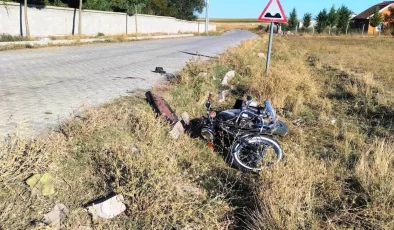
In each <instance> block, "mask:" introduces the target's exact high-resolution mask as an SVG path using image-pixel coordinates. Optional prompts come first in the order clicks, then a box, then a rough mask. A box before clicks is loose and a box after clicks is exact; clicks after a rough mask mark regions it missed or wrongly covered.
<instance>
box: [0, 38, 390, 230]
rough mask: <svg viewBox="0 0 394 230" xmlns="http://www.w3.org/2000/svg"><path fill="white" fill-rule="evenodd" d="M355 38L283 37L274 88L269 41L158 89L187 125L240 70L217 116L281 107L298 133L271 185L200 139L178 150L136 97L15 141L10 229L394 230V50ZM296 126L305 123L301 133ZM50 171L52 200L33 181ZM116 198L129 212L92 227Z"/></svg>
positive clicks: (193, 67)
mask: <svg viewBox="0 0 394 230" xmlns="http://www.w3.org/2000/svg"><path fill="white" fill-rule="evenodd" d="M353 39H354V40H351V39H350V38H344V37H342V38H341V37H339V38H336V37H335V38H325V37H312V36H310V37H309V36H294V37H275V41H274V51H273V56H272V66H271V72H270V75H269V76H268V77H267V76H265V75H264V68H263V66H264V63H265V60H264V59H260V58H258V57H257V53H260V52H265V50H266V46H267V44H266V40H267V38H266V37H263V38H261V39H258V40H256V41H248V42H245V43H243V44H242V45H241V46H240V47H238V48H233V49H230V50H229V51H228V52H226V53H225V54H223V55H222V56H220V57H219V58H218V59H213V60H211V61H208V62H201V61H199V60H196V61H192V62H190V63H189V64H188V65H187V67H186V68H185V69H184V71H183V72H182V73H181V74H180V75H179V76H178V77H177V78H176V79H174V81H173V82H172V84H171V85H166V86H163V87H161V88H160V89H157V90H160V92H161V93H163V94H164V95H165V97H166V99H167V100H168V101H169V102H170V104H172V105H175V106H174V107H175V108H174V109H175V110H176V112H177V113H178V114H180V113H182V112H183V111H188V112H189V113H190V114H191V117H197V116H201V115H202V113H203V110H204V109H203V108H204V106H203V105H204V101H205V100H206V96H207V94H208V92H210V91H213V92H218V91H219V90H221V89H223V88H222V87H221V86H220V82H221V79H222V78H223V76H224V74H225V73H226V72H227V71H228V70H236V72H237V76H236V77H235V79H233V81H232V84H233V85H234V86H235V87H236V89H235V90H234V92H233V94H232V95H231V96H230V98H229V99H228V100H227V102H226V103H224V104H215V106H217V107H229V106H231V105H232V102H233V99H234V98H236V97H240V96H244V95H247V94H251V95H253V96H254V98H255V100H257V101H260V102H262V101H263V100H265V99H267V98H268V99H271V100H272V101H273V104H274V106H275V107H276V108H277V111H278V113H279V114H280V115H281V119H282V120H285V121H287V123H288V124H289V125H290V128H291V131H290V134H289V135H288V136H287V137H284V138H281V139H280V141H281V143H282V146H283V148H284V152H285V155H286V157H285V159H284V161H283V162H282V163H280V164H278V165H276V166H275V167H273V168H272V169H269V170H264V171H263V172H262V173H261V175H260V177H255V176H254V175H248V174H241V173H239V172H237V171H235V170H233V169H231V168H230V167H228V166H227V165H226V163H225V162H224V160H223V159H222V156H221V155H220V154H217V153H214V152H212V151H211V150H209V149H207V148H206V147H205V145H204V142H202V141H200V140H192V139H191V138H189V137H188V136H184V137H182V138H181V139H180V140H178V141H174V140H172V139H170V138H169V136H168V131H169V128H168V127H167V125H166V124H165V123H164V122H163V121H160V120H159V121H158V120H156V119H155V118H154V116H153V113H152V112H151V109H150V108H149V107H148V106H147V105H146V103H145V102H144V100H143V99H142V98H141V97H140V96H132V97H126V98H122V99H119V100H118V101H116V102H113V103H110V104H108V105H105V106H103V107H101V108H98V109H92V110H89V111H86V113H85V114H84V115H82V116H80V117H78V118H75V119H73V120H70V121H68V122H66V123H65V124H63V125H62V126H61V128H60V129H59V131H58V132H53V133H50V134H48V135H46V136H42V137H39V138H36V139H35V140H31V141H26V140H21V139H18V138H17V137H10V138H7V139H6V141H4V142H3V145H2V147H0V151H1V152H2V154H1V155H0V166H1V167H0V174H1V176H0V200H1V201H2V202H0V223H1V224H0V227H3V228H4V229H26V228H34V227H35V226H36V225H35V224H34V221H35V220H39V219H40V218H41V217H42V215H43V213H45V212H47V211H48V210H50V208H51V207H52V206H53V204H54V203H55V202H62V203H64V204H65V205H66V206H68V207H69V208H70V210H71V212H70V215H69V216H68V218H67V220H66V222H65V227H66V228H67V229H73V228H76V227H78V226H93V227H94V228H95V229H163V228H164V229H234V228H237V227H238V228H246V227H247V228H250V229H349V228H356V229H392V228H393V226H394V205H393V204H394V190H393V188H394V152H393V149H394V143H393V141H394V140H393V139H392V133H393V128H392V127H393V120H392V119H393V117H394V110H393V104H394V99H393V97H392V96H393V90H392V87H391V85H390V84H392V81H391V77H392V76H393V74H394V70H393V67H392V64H391V63H389V62H384V61H383V60H384V59H385V58H386V59H387V58H388V57H389V55H390V54H389V53H388V49H387V47H389V46H390V45H391V46H392V42H393V41H392V39H385V38H379V39H375V38H358V37H354V38H353ZM375 41H379V42H377V43H375ZM377 51H379V52H377ZM282 108H284V109H282ZM296 119H302V125H301V126H299V127H295V126H292V125H291V123H292V121H294V120H296ZM136 149H138V150H139V151H135V150H136ZM44 172H50V173H51V174H52V175H54V177H55V182H56V194H55V195H54V196H52V197H49V198H44V197H42V196H40V195H36V194H32V193H31V192H30V189H29V188H28V186H27V185H26V184H25V183H24V181H25V179H26V178H27V177H29V176H30V175H32V174H33V173H44ZM111 192H117V193H121V194H123V195H124V196H125V198H126V203H127V207H128V210H127V212H126V213H125V214H123V215H121V216H119V217H117V218H116V219H114V220H111V221H99V222H97V223H93V222H92V220H91V219H90V217H89V216H88V214H87V213H86V212H85V211H84V209H83V207H84V205H85V204H86V203H88V202H89V201H91V200H94V199H96V198H99V197H102V196H105V195H108V194H109V193H111ZM19 213H24V214H25V215H19ZM240 219H242V220H240Z"/></svg>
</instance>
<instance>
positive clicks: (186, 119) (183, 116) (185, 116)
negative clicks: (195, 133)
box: [181, 112, 190, 125]
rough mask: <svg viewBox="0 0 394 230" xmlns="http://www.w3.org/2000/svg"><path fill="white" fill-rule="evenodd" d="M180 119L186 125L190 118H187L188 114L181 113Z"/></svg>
mask: <svg viewBox="0 0 394 230" xmlns="http://www.w3.org/2000/svg"><path fill="white" fill-rule="evenodd" d="M181 117H182V120H183V121H184V122H185V124H186V125H189V124H190V117H189V114H188V113H187V112H183V113H182V115H181Z"/></svg>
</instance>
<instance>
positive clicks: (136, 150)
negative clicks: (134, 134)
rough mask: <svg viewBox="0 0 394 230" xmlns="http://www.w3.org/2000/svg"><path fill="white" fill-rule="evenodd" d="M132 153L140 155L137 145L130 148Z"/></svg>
mask: <svg viewBox="0 0 394 230" xmlns="http://www.w3.org/2000/svg"><path fill="white" fill-rule="evenodd" d="M130 151H131V153H135V154H137V153H140V149H139V148H138V147H137V146H135V145H132V146H131V147H130Z"/></svg>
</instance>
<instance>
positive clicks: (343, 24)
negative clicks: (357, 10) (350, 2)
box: [337, 5, 353, 34]
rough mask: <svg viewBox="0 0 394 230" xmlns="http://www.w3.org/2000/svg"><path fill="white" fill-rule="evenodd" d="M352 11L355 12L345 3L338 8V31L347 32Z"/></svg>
mask: <svg viewBox="0 0 394 230" xmlns="http://www.w3.org/2000/svg"><path fill="white" fill-rule="evenodd" d="M352 13H353V12H352V11H351V10H350V9H349V8H347V7H346V6H344V5H342V6H341V7H340V8H339V9H338V23H337V28H338V32H342V33H346V34H347V29H348V27H349V23H350V20H351V17H352Z"/></svg>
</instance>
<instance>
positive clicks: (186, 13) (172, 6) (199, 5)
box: [166, 0, 205, 20]
mask: <svg viewBox="0 0 394 230" xmlns="http://www.w3.org/2000/svg"><path fill="white" fill-rule="evenodd" d="M204 7H205V0H187V1H185V0H168V6H167V12H166V14H167V15H168V16H172V17H176V18H179V19H184V20H195V19H196V18H197V16H196V15H194V13H195V12H198V13H202V11H203V9H204Z"/></svg>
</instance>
